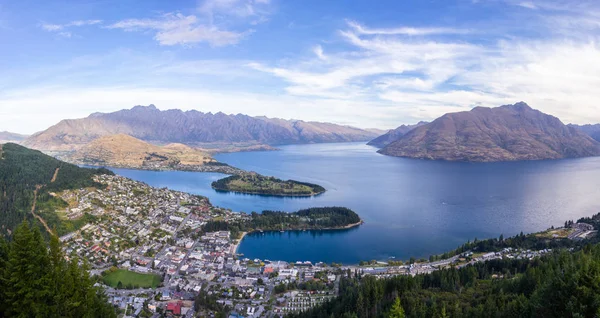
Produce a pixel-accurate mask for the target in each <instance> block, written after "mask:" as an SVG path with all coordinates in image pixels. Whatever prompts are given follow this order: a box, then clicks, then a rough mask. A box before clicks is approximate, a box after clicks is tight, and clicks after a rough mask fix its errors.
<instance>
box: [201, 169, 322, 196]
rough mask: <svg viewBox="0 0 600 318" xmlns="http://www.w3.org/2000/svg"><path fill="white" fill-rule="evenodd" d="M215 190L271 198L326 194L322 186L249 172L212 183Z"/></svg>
mask: <svg viewBox="0 0 600 318" xmlns="http://www.w3.org/2000/svg"><path fill="white" fill-rule="evenodd" d="M212 187H213V189H215V190H217V191H225V192H238V193H248V194H260V195H269V196H292V197H293V196H298V197H309V196H315V195H319V194H321V193H323V192H325V188H323V187H322V186H320V185H317V184H312V183H306V182H300V181H295V180H281V179H277V178H275V177H266V176H263V175H260V174H258V173H256V172H248V173H242V174H237V175H233V176H230V177H227V178H223V179H220V180H217V181H214V182H213V183H212Z"/></svg>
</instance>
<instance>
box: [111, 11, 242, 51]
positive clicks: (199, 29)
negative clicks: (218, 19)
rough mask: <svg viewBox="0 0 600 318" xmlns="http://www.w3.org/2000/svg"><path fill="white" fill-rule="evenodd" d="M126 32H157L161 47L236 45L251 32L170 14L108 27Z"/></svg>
mask: <svg viewBox="0 0 600 318" xmlns="http://www.w3.org/2000/svg"><path fill="white" fill-rule="evenodd" d="M108 28H110V29H123V30H125V31H130V32H131V31H139V30H155V31H156V35H155V36H154V39H155V40H156V41H157V42H158V43H160V45H178V44H183V45H185V44H194V43H201V42H207V43H209V44H210V45H212V46H223V45H231V44H236V43H238V42H239V41H240V39H242V38H243V37H244V36H245V35H246V34H248V33H249V32H250V31H246V32H233V31H226V30H220V29H218V28H217V27H215V26H213V25H204V24H201V23H200V22H199V21H198V18H197V17H196V16H194V15H188V16H186V15H183V14H181V13H168V14H165V15H163V16H162V17H161V18H159V19H129V20H123V21H120V22H117V23H115V24H112V25H110V26H108Z"/></svg>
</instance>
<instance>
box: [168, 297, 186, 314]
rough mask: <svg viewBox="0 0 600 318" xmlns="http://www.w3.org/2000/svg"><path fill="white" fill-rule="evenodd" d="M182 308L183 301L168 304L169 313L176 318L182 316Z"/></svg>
mask: <svg viewBox="0 0 600 318" xmlns="http://www.w3.org/2000/svg"><path fill="white" fill-rule="evenodd" d="M181 306H183V302H181V301H178V302H176V303H168V304H167V312H168V313H171V314H173V315H174V316H181Z"/></svg>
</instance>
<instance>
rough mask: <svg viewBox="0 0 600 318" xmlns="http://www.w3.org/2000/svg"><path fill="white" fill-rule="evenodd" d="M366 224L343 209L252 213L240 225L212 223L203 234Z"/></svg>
mask: <svg viewBox="0 0 600 318" xmlns="http://www.w3.org/2000/svg"><path fill="white" fill-rule="evenodd" d="M361 224H363V220H362V219H361V218H360V217H359V216H358V214H356V212H354V211H352V210H350V209H348V208H344V207H320V208H308V209H303V210H298V211H296V212H292V213H288V212H283V211H263V212H262V213H256V212H252V213H251V214H250V218H246V219H242V220H240V221H239V222H223V221H219V220H211V221H209V222H207V224H206V225H204V228H203V229H204V231H207V232H211V231H230V232H231V233H232V234H231V236H232V237H240V234H241V233H252V232H260V231H299V230H300V231H302V230H344V229H349V228H353V227H356V226H360V225H361Z"/></svg>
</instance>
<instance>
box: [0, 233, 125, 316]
mask: <svg viewBox="0 0 600 318" xmlns="http://www.w3.org/2000/svg"><path fill="white" fill-rule="evenodd" d="M79 263H80V261H79V259H78V258H77V257H73V258H71V259H70V260H69V261H66V260H65V255H64V253H63V251H62V250H61V248H60V242H59V240H58V238H57V237H56V236H52V237H51V238H50V243H49V244H47V243H46V241H45V240H44V238H43V237H42V234H41V232H40V230H39V228H38V227H31V226H30V224H29V223H28V222H23V223H22V224H21V225H19V226H18V227H17V228H16V229H15V231H14V233H13V235H12V240H11V241H10V242H8V243H7V242H6V241H5V240H4V239H3V238H2V237H0V316H1V317H116V313H115V311H114V309H113V308H112V305H110V304H109V303H108V301H107V299H106V297H105V296H104V295H103V294H102V292H101V291H100V290H99V289H97V288H96V287H94V286H93V285H94V282H93V280H92V279H91V278H90V276H89V273H88V265H87V263H86V262H85V261H84V262H83V263H82V265H81V266H80V264H79Z"/></svg>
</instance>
